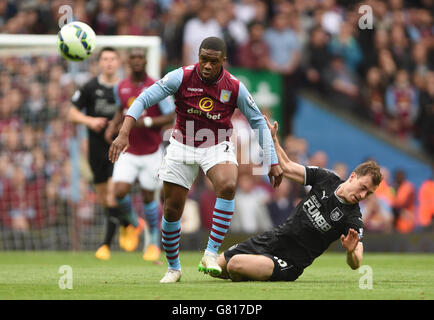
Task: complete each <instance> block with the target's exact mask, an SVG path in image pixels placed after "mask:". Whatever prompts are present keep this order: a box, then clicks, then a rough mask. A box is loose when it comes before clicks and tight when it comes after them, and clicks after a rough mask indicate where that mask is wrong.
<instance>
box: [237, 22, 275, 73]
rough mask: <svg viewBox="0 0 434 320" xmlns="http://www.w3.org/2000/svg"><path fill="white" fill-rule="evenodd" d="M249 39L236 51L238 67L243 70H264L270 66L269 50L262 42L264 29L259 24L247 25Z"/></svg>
mask: <svg viewBox="0 0 434 320" xmlns="http://www.w3.org/2000/svg"><path fill="white" fill-rule="evenodd" d="M248 30H249V38H248V39H247V41H246V42H245V43H244V44H242V45H241V46H240V47H239V49H238V54H239V56H238V59H237V61H238V65H239V66H241V67H244V68H250V69H255V70H265V69H267V68H268V67H269V65H270V56H269V48H268V45H267V43H266V42H265V41H264V32H265V27H264V25H263V24H262V23H261V22H258V21H252V22H251V23H250V24H249V25H248Z"/></svg>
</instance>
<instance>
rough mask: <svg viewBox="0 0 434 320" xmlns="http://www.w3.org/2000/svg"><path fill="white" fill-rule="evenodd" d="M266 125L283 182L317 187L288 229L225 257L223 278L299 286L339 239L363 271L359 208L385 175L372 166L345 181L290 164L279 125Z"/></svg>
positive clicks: (367, 164) (254, 239)
mask: <svg viewBox="0 0 434 320" xmlns="http://www.w3.org/2000/svg"><path fill="white" fill-rule="evenodd" d="M266 120H267V124H268V127H269V128H270V130H271V133H272V137H273V140H274V145H275V147H276V152H277V155H278V158H279V164H280V165H281V167H282V169H283V175H284V177H286V178H288V179H290V180H292V181H295V182H298V183H300V184H303V185H306V186H307V185H310V186H312V188H311V190H310V192H309V193H308V194H307V196H306V197H304V199H302V200H301V201H300V203H299V204H298V205H297V207H296V208H295V209H294V211H293V212H292V213H291V215H290V216H289V218H288V219H287V220H286V222H285V223H283V224H281V225H279V226H278V227H276V228H274V229H273V230H271V231H267V232H264V233H262V234H260V235H257V236H253V237H251V238H249V239H247V240H246V241H244V242H241V243H239V244H236V245H234V246H232V247H231V248H229V249H228V250H226V251H225V252H224V253H222V254H221V255H220V256H219V258H218V260H217V262H218V263H219V265H220V266H221V268H222V270H223V272H222V274H221V276H220V278H223V279H231V280H232V281H247V280H257V281H294V280H296V279H297V278H298V277H299V276H300V275H301V274H302V273H303V270H304V269H305V268H306V267H308V266H309V265H310V264H312V262H313V260H314V259H315V258H317V257H318V256H320V255H321V254H322V253H323V252H324V251H325V250H326V249H327V248H328V247H329V245H330V244H331V243H332V242H334V241H336V240H338V239H340V240H341V244H342V246H343V247H344V248H345V249H346V254H347V264H348V265H349V266H350V267H351V269H357V268H359V267H360V265H361V262H362V258H363V244H362V242H361V239H362V237H363V221H362V214H361V213H360V207H359V205H358V203H359V202H360V201H362V200H364V199H366V198H367V197H368V196H369V195H371V194H372V193H373V192H374V191H375V190H376V188H377V186H378V185H379V184H380V182H381V180H382V175H381V173H380V168H379V166H378V165H377V164H376V163H375V162H374V161H367V162H364V163H362V164H360V165H359V166H357V168H356V169H354V171H353V172H352V173H351V175H350V177H349V178H348V179H347V180H346V181H342V180H341V179H340V178H339V177H338V176H337V175H336V174H335V173H333V172H332V171H329V170H327V169H322V168H319V167H309V166H303V165H300V164H298V163H295V162H293V161H291V160H290V159H289V158H288V157H287V155H286V154H285V152H284V150H283V149H282V147H281V146H280V145H279V141H278V138H277V135H276V133H277V129H278V125H277V122H274V124H273V125H271V124H270V122H269V121H268V119H266Z"/></svg>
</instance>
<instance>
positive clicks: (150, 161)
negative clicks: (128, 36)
mask: <svg viewBox="0 0 434 320" xmlns="http://www.w3.org/2000/svg"><path fill="white" fill-rule="evenodd" d="M146 63H147V60H146V52H145V49H143V48H133V49H130V51H129V53H128V64H129V67H130V70H131V75H130V76H129V77H127V78H125V79H124V80H122V81H121V82H120V83H119V84H118V85H116V86H115V98H116V101H117V104H118V105H119V107H120V108H119V110H118V111H117V113H116V115H115V116H114V118H113V120H112V121H111V122H110V124H109V126H108V128H107V130H106V134H105V137H106V140H107V142H108V143H112V142H113V136H114V135H115V134H116V133H117V128H118V127H119V125H120V124H121V123H122V120H123V117H124V115H125V113H126V112H127V110H128V108H129V107H130V105H131V103H132V102H133V101H134V99H135V98H136V97H138V96H139V95H140V93H141V92H142V91H143V90H144V89H146V88H147V87H149V86H151V85H152V84H153V83H154V82H155V80H154V79H152V78H151V77H150V76H148V75H147V74H146ZM174 119H175V104H174V103H173V99H172V97H167V98H166V99H164V100H162V101H160V102H159V103H158V104H156V105H153V106H151V107H150V108H148V109H146V110H145V111H144V112H143V114H142V115H141V116H140V118H139V121H137V122H136V126H135V127H134V128H132V129H131V132H130V139H129V141H130V147H129V148H128V150H127V152H126V153H123V154H121V155H120V157H119V159H118V161H116V163H115V164H114V169H113V181H114V183H115V195H116V198H117V200H118V202H121V203H122V202H125V203H126V204H128V203H131V201H130V200H129V196H128V194H129V192H130V190H131V187H132V184H133V183H134V182H135V180H136V179H138V181H139V183H140V187H141V193H142V197H143V209H144V213H145V218H146V222H147V224H148V226H149V229H150V235H151V237H150V241H149V245H148V246H147V247H146V248H145V253H144V255H143V259H144V260H145V261H156V260H158V258H159V256H160V252H161V249H160V226H159V219H160V212H159V204H158V202H157V201H156V200H155V191H156V190H157V189H158V188H159V187H160V183H159V182H160V180H159V179H158V169H159V168H160V165H161V162H162V160H163V148H162V146H161V142H162V136H161V132H160V131H161V128H162V127H163V126H165V125H169V124H173V122H174ZM128 228H132V226H130V227H128ZM127 232H131V231H130V230H127ZM135 239H137V240H138V238H135ZM122 245H123V247H124V249H125V250H126V251H133V250H135V249H136V248H137V245H138V241H136V242H134V243H125V244H122Z"/></svg>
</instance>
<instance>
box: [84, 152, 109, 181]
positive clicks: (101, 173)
mask: <svg viewBox="0 0 434 320" xmlns="http://www.w3.org/2000/svg"><path fill="white" fill-rule="evenodd" d="M109 147H110V146H109V145H107V146H106V145H104V146H93V145H89V165H90V168H91V170H92V174H93V183H94V184H99V183H104V182H107V181H108V179H109V178H110V177H111V176H112V174H113V163H112V162H111V161H110V160H109V159H108V150H109Z"/></svg>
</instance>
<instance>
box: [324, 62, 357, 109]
mask: <svg viewBox="0 0 434 320" xmlns="http://www.w3.org/2000/svg"><path fill="white" fill-rule="evenodd" d="M324 78H325V80H326V83H327V84H328V87H329V90H330V92H329V97H330V100H331V101H332V102H333V103H334V104H335V105H337V106H338V107H339V108H340V109H343V110H345V109H346V110H347V111H350V112H352V113H353V114H356V115H361V114H363V111H364V109H363V108H362V107H361V104H360V102H361V94H360V89H359V87H360V83H359V78H358V76H357V75H356V74H355V73H354V72H353V71H352V70H350V69H349V68H348V67H347V66H346V65H345V62H344V60H343V58H342V57H341V56H333V58H332V60H331V63H330V67H329V68H328V69H327V70H326V71H325V72H324ZM363 115H364V114H363Z"/></svg>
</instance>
